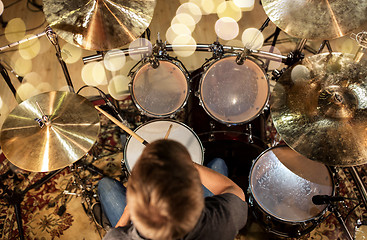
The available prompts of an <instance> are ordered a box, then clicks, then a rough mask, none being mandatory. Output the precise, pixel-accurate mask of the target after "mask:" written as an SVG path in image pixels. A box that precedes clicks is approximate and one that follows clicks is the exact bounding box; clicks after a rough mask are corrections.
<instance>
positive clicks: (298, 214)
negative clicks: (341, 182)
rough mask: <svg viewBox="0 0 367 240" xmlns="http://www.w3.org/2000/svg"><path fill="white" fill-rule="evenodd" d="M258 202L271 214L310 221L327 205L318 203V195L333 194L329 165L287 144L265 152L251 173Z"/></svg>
mask: <svg viewBox="0 0 367 240" xmlns="http://www.w3.org/2000/svg"><path fill="white" fill-rule="evenodd" d="M250 188H251V193H252V195H253V196H254V199H255V201H256V202H257V203H258V204H259V206H260V207H261V208H262V209H263V210H264V211H266V212H267V213H268V214H270V215H271V216H273V217H275V218H277V219H280V220H283V221H288V222H303V221H306V220H310V219H312V218H314V217H316V216H318V215H320V213H321V212H322V211H323V210H324V209H325V208H326V205H315V204H313V202H312V197H313V196H314V195H332V194H333V192H334V187H333V181H332V178H331V174H330V171H329V170H328V168H327V167H326V166H325V165H323V164H321V163H319V162H315V161H312V160H310V159H308V158H306V157H304V156H302V155H300V154H299V153H297V152H295V151H293V150H292V149H290V148H289V147H287V146H282V147H275V148H271V149H268V150H266V151H265V152H264V153H262V154H261V155H260V156H259V157H258V159H257V160H256V162H255V164H254V165H253V167H252V169H251V173H250Z"/></svg>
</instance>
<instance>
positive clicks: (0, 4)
mask: <svg viewBox="0 0 367 240" xmlns="http://www.w3.org/2000/svg"><path fill="white" fill-rule="evenodd" d="M3 12H4V3H3V1H1V0H0V16H1V15H2V14H3Z"/></svg>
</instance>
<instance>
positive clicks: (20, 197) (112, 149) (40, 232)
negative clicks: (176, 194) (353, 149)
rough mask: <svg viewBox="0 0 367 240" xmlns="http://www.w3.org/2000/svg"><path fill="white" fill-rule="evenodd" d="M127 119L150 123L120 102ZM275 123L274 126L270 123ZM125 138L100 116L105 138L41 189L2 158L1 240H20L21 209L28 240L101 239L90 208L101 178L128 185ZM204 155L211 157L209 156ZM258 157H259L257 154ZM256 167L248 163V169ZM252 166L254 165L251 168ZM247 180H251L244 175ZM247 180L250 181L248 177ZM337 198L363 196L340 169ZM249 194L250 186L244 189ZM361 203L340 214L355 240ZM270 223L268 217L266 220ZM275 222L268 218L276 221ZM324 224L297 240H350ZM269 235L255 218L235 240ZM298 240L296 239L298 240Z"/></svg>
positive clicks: (366, 177) (331, 218) (329, 222)
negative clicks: (18, 219)
mask: <svg viewBox="0 0 367 240" xmlns="http://www.w3.org/2000/svg"><path fill="white" fill-rule="evenodd" d="M120 106H121V109H122V110H123V112H124V117H125V118H126V119H127V120H128V122H129V123H132V125H131V126H129V127H130V128H131V129H134V128H135V127H137V126H138V125H139V124H141V123H143V122H145V121H147V120H149V119H148V118H146V117H144V116H141V115H140V114H137V112H136V109H135V108H134V107H133V104H132V103H131V100H127V101H123V102H120ZM270 122H271V121H270ZM268 125H269V126H268V127H267V141H268V142H269V143H270V142H271V140H272V139H273V138H274V136H275V135H276V132H275V130H274V129H273V128H272V126H271V124H270V123H269V124H268ZM125 140H126V135H125V134H124V132H123V131H122V130H121V129H119V127H117V126H116V125H115V124H113V123H112V122H110V121H109V120H108V119H106V118H105V117H103V116H101V132H100V135H99V138H98V141H97V143H96V144H95V146H94V147H93V148H92V150H91V151H90V152H89V153H88V154H86V156H84V157H83V158H82V159H81V160H79V161H77V162H76V163H74V164H73V165H72V166H71V167H67V168H65V169H62V170H60V171H59V172H58V173H57V174H56V175H55V176H53V177H52V178H51V179H50V180H48V181H46V182H45V183H43V184H40V186H39V187H37V188H34V189H33V188H32V189H30V190H29V191H27V188H29V187H30V186H32V185H33V184H34V183H37V181H39V180H40V179H42V178H44V177H45V176H47V174H49V173H33V172H27V171H23V170H21V169H19V168H16V167H15V166H14V165H12V164H11V163H10V162H9V161H8V160H7V159H6V158H5V157H4V155H3V154H1V155H0V156H1V157H0V178H1V181H0V194H1V195H0V229H1V230H0V239H19V230H18V224H17V219H16V214H15V205H16V203H19V204H20V210H21V216H22V224H23V232H24V237H25V239H32V240H33V239H35V240H38V239H88V240H94V239H101V238H102V237H103V236H104V234H105V231H104V230H103V229H102V228H101V227H99V226H98V225H97V224H96V223H95V221H94V219H93V217H92V215H91V213H90V209H91V206H92V205H93V204H94V203H95V202H96V201H97V200H98V199H97V197H96V187H97V183H98V180H99V179H100V178H101V177H102V176H104V175H105V176H110V177H113V178H116V179H118V180H120V181H125V180H126V176H127V173H126V171H125V169H124V167H123V166H124V165H123V164H121V162H122V160H123V155H122V153H123V148H124V144H125ZM205 154H207V155H210V149H209V151H206V152H205ZM256 154H257V153H256ZM249 163H251V161H249V162H248V163H247V164H249ZM250 165H251V164H250ZM356 169H357V170H358V172H359V173H360V175H361V176H362V179H363V181H364V183H366V182H367V174H366V169H367V167H366V166H358V167H356ZM245 175H246V174H245ZM244 177H248V176H244ZM334 181H335V191H336V195H338V196H344V197H348V198H360V197H359V192H358V190H357V188H356V186H355V184H354V182H353V180H352V177H351V175H350V174H349V172H348V171H347V170H346V169H343V168H336V169H335V178H334ZM242 187H243V188H244V189H245V191H246V187H247V186H242ZM360 204H361V203H359V202H356V201H348V200H347V201H345V202H344V203H338V204H337V209H338V210H339V211H340V213H341V215H342V217H343V219H344V220H345V222H346V225H347V227H348V229H349V231H350V232H351V234H352V236H354V235H355V234H356V233H357V237H358V239H364V238H363V237H366V235H365V233H364V232H363V229H364V228H358V229H357V230H358V231H357V232H356V231H355V229H356V228H355V227H356V223H357V219H361V218H362V217H363V216H364V218H363V219H367V216H366V210H365V209H364V208H363V207H361V205H360ZM265 217H266V216H265ZM271 217H272V216H268V217H267V218H270V219H271ZM323 218H324V220H323V221H322V222H321V223H319V222H317V223H313V222H312V221H311V223H309V224H310V225H311V227H315V229H314V230H312V231H311V232H310V233H307V234H305V235H304V236H301V237H299V238H298V239H319V240H335V239H347V238H346V236H345V232H344V230H343V228H342V227H341V225H340V223H339V222H338V220H337V218H336V217H335V215H334V214H333V213H331V212H329V211H326V212H325V214H323ZM280 227H281V228H284V229H298V228H301V227H302V226H301V224H297V223H286V224H284V223H283V224H281V226H280ZM279 238H280V237H278V236H276V235H273V234H269V233H267V232H266V231H265V230H264V227H263V223H262V222H259V221H257V220H255V218H254V217H253V214H252V212H251V211H250V213H249V221H248V224H247V225H246V227H245V228H244V229H242V230H241V232H240V234H239V235H238V236H237V238H236V239H242V240H243V239H246V240H252V239H279ZM294 239H296V238H294Z"/></svg>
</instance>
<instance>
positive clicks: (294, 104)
mask: <svg viewBox="0 0 367 240" xmlns="http://www.w3.org/2000/svg"><path fill="white" fill-rule="evenodd" d="M366 64H367V61H366V60H364V61H361V62H359V63H356V62H354V61H353V56H352V55H351V54H342V53H333V54H329V53H327V54H319V55H314V56H311V57H308V58H305V59H304V60H303V61H302V63H301V64H298V65H296V66H292V67H291V68H289V69H288V70H286V71H285V73H284V74H283V75H282V76H281V77H280V79H279V81H278V82H277V83H276V85H275V87H274V90H273V93H272V95H271V98H270V105H271V107H270V110H271V115H272V118H273V122H274V126H275V128H276V129H277V131H278V133H279V135H280V136H281V137H282V139H283V140H284V141H285V142H286V143H287V144H288V145H289V146H290V147H292V148H293V149H294V150H296V151H297V152H299V153H301V154H302V155H304V156H306V157H307V158H309V159H311V160H315V161H319V162H322V163H324V164H326V165H332V166H354V165H360V164H365V163H367V68H366Z"/></svg>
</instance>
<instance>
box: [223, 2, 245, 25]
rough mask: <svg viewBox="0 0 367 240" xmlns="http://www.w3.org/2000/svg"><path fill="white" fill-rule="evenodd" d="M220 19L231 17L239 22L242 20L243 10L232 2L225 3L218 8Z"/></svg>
mask: <svg viewBox="0 0 367 240" xmlns="http://www.w3.org/2000/svg"><path fill="white" fill-rule="evenodd" d="M217 14H218V18H223V17H230V18H233V19H234V20H235V21H237V22H238V21H239V20H240V19H241V18H242V10H241V8H239V7H238V6H236V4H234V3H233V2H232V1H225V2H222V3H221V4H219V6H218V7H217Z"/></svg>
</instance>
